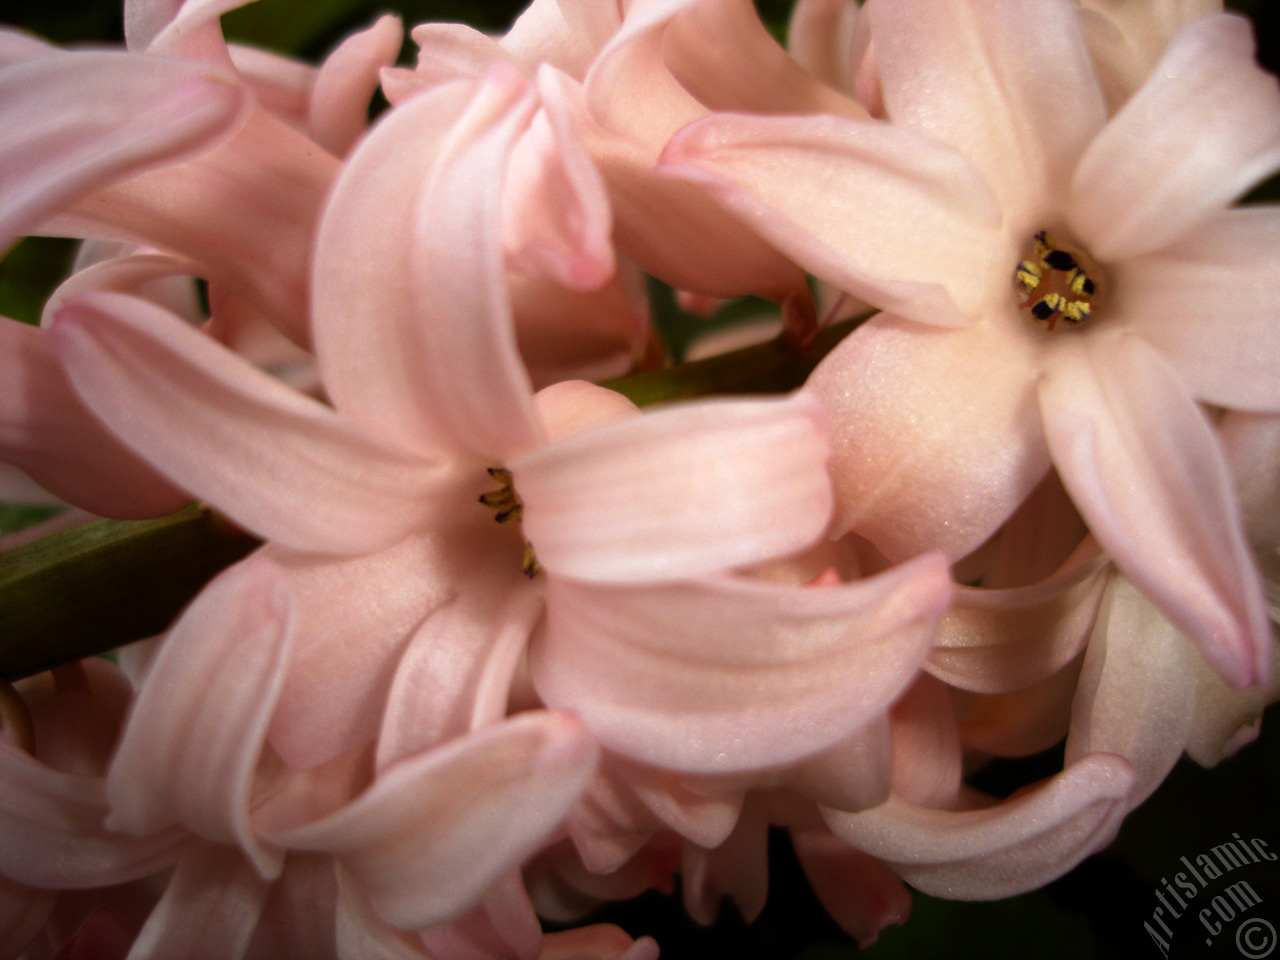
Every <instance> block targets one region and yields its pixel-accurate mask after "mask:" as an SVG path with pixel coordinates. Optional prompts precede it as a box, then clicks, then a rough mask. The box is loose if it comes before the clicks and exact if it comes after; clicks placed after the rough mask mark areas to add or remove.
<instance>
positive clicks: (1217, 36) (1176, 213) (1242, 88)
mask: <svg viewBox="0 0 1280 960" xmlns="http://www.w3.org/2000/svg"><path fill="white" fill-rule="evenodd" d="M1224 103H1230V104H1231V109H1229V110H1224V109H1223V108H1222V105H1223V104H1224ZM1278 166H1280V89H1278V88H1277V86H1276V78H1275V77H1273V76H1271V75H1270V74H1268V73H1265V72H1264V71H1263V70H1262V68H1261V67H1259V66H1258V64H1257V62H1256V61H1255V60H1254V44H1253V37H1252V35H1251V28H1250V25H1249V22H1248V21H1247V20H1245V19H1244V18H1243V17H1239V16H1236V15H1235V14H1217V15H1215V16H1209V17H1204V18H1202V19H1200V20H1197V21H1195V22H1194V23H1192V24H1191V25H1190V26H1188V27H1187V28H1186V29H1184V30H1183V31H1182V32H1181V33H1179V34H1178V35H1177V37H1175V38H1174V40H1173V42H1172V43H1171V44H1170V45H1169V49H1168V50H1167V51H1166V52H1165V55H1164V56H1163V57H1162V58H1161V60H1160V62H1159V63H1158V64H1157V65H1156V67H1155V69H1154V70H1153V71H1152V74H1151V79H1150V80H1148V81H1147V83H1146V84H1145V85H1144V86H1143V87H1142V89H1140V90H1139V91H1138V92H1137V93H1135V94H1134V95H1133V98H1132V99H1131V100H1130V101H1129V102H1128V103H1127V104H1126V105H1125V106H1124V109H1122V110H1121V111H1120V113H1118V114H1117V115H1116V116H1115V118H1114V119H1113V120H1112V121H1111V122H1110V123H1109V124H1107V126H1106V128H1105V129H1103V130H1102V132H1101V133H1100V134H1099V135H1098V137H1097V138H1096V139H1095V140H1094V142H1093V143H1092V145H1091V146H1090V147H1089V150H1088V152H1086V153H1085V155H1084V157H1083V159H1082V160H1081V161H1080V166H1079V167H1078V168H1077V169H1076V173H1075V177H1074V179H1073V180H1072V183H1071V192H1072V196H1073V202H1072V207H1071V218H1070V222H1071V226H1072V228H1073V229H1074V230H1075V231H1076V233H1077V234H1078V235H1079V237H1080V239H1081V240H1082V241H1083V242H1084V243H1085V245H1086V246H1087V247H1088V248H1089V250H1090V252H1091V253H1092V254H1093V255H1094V256H1095V257H1098V258H1099V259H1100V260H1120V259H1123V258H1127V257H1134V256H1139V255H1141V254H1144V253H1150V252H1151V251H1153V250H1158V249H1160V248H1161V247H1163V246H1165V245H1166V244H1168V243H1170V242H1171V241H1173V240H1176V239H1177V238H1179V237H1182V236H1185V235H1187V234H1188V233H1189V232H1191V231H1192V230H1193V229H1194V228H1195V227H1196V226H1197V225H1198V224H1199V223H1200V222H1202V221H1203V220H1204V219H1206V218H1207V217H1208V216H1209V215H1211V214H1213V213H1216V212H1218V211H1220V210H1221V209H1223V208H1224V207H1226V205H1227V204H1229V203H1231V201H1233V200H1235V199H1236V198H1237V197H1239V196H1241V195H1242V194H1244V193H1245V192H1246V191H1247V190H1248V189H1249V188H1250V187H1252V186H1253V185H1254V184H1255V183H1257V182H1258V181H1260V180H1263V179H1265V178H1266V177H1267V176H1268V175H1269V174H1270V173H1271V172H1272V171H1274V170H1275V169H1276V168H1277V167H1278Z"/></svg>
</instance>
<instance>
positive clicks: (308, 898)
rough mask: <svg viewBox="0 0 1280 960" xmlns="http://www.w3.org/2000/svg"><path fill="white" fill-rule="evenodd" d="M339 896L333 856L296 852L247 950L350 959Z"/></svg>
mask: <svg viewBox="0 0 1280 960" xmlns="http://www.w3.org/2000/svg"><path fill="white" fill-rule="evenodd" d="M337 900H338V877H337V870H336V865H335V864H334V862H333V859H332V858H331V857H324V856H309V855H307V854H294V855H293V856H291V857H290V858H289V861H288V863H287V864H286V866H285V871H284V873H283V874H282V875H281V878H280V881H279V882H277V883H275V884H274V885H273V886H272V888H271V890H270V892H269V893H268V894H267V901H266V903H265V904H264V905H263V908H262V914H261V916H260V918H259V920H258V926H257V929H256V930H255V931H254V934H253V939H252V940H251V941H250V942H249V948H248V950H247V951H246V956H249V957H281V958H289V960H345V958H344V956H343V955H342V954H340V953H339V952H338V944H337V936H336V929H335V928H336V926H337V924H336V913H337ZM348 956H349V955H348Z"/></svg>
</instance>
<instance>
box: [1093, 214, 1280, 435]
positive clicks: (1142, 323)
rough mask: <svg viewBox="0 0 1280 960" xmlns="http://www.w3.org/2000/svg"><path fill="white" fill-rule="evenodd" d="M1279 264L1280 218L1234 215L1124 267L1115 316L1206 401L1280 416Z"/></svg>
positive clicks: (1208, 222) (1209, 223) (1211, 222)
mask: <svg viewBox="0 0 1280 960" xmlns="http://www.w3.org/2000/svg"><path fill="white" fill-rule="evenodd" d="M1277 258H1280V210H1277V209H1275V208H1274V207H1242V208H1239V209H1235V210H1227V211H1224V212H1222V213H1220V214H1217V215H1215V216H1213V217H1210V218H1209V219H1207V220H1206V221H1205V222H1204V223H1201V224H1200V225H1199V226H1197V228H1196V230H1195V231H1194V232H1193V233H1191V234H1190V235H1188V236H1187V237H1185V238H1183V239H1182V240H1180V241H1179V242H1178V243H1176V244H1174V245H1173V246H1170V247H1165V248H1164V249H1162V250H1159V251H1157V252H1156V253H1154V254H1152V255H1151V256H1148V257H1143V258H1140V259H1136V260H1132V261H1129V262H1127V263H1125V264H1123V265H1122V267H1121V268H1120V270H1119V271H1118V276H1117V278H1116V284H1115V291H1116V301H1115V303H1114V309H1115V312H1116V314H1117V315H1118V316H1122V317H1124V318H1126V319H1127V320H1129V321H1130V322H1131V324H1132V325H1133V328H1134V329H1135V330H1136V331H1137V332H1138V333H1139V334H1140V335H1141V336H1142V337H1143V338H1144V339H1145V340H1146V341H1147V342H1148V343H1150V344H1151V345H1152V346H1154V347H1155V348H1156V349H1157V350H1159V351H1160V352H1161V354H1163V355H1164V357H1165V358H1166V359H1167V360H1168V361H1169V362H1170V363H1172V364H1173V366H1174V367H1175V368H1176V369H1177V371H1178V374H1179V376H1180V377H1181V378H1182V381H1183V382H1184V383H1185V384H1186V385H1187V388H1188V389H1189V390H1190V391H1191V393H1192V395H1193V396H1195V397H1196V399H1198V400H1202V401H1204V402H1206V403H1212V404H1216V405H1218V406H1223V407H1229V408H1231V409H1237V410H1241V409H1243V410H1258V411H1269V412H1273V413H1274V412H1280V369H1277V364H1276V363H1275V362H1274V360H1275V357H1277V356H1280V324H1277V323H1276V322H1275V318H1276V316H1277V315H1280V282H1277V280H1276V274H1275V264H1276V262H1277ZM1112 308H1113V307H1112V305H1111V304H1108V309H1112Z"/></svg>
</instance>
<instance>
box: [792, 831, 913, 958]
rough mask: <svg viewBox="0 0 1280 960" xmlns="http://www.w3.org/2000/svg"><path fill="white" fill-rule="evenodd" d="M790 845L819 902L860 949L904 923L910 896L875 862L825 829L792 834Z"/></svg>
mask: <svg viewBox="0 0 1280 960" xmlns="http://www.w3.org/2000/svg"><path fill="white" fill-rule="evenodd" d="M791 842H792V844H793V845H794V846H795V850H796V856H797V857H798V858H799V859H800V865H801V866H802V867H803V868H804V875H805V877H806V878H807V879H808V881H809V883H810V885H812V887H813V892H814V893H815V894H816V895H817V897H818V900H819V901H820V902H821V903H822V905H823V907H825V908H826V911H827V913H829V914H830V915H831V918H832V919H833V920H835V922H836V923H838V924H840V926H841V928H842V929H843V930H844V932H845V933H847V934H849V936H851V937H853V938H854V939H855V940H857V941H858V947H859V948H860V949H864V950H865V949H866V948H867V947H869V946H871V945H872V944H873V943H875V942H876V940H877V939H878V938H879V936H880V931H881V930H883V929H884V928H885V927H888V926H900V925H902V924H903V923H906V921H907V917H908V916H909V915H910V914H911V893H910V892H909V891H908V890H907V888H906V887H905V886H903V884H902V881H901V880H899V879H898V878H897V876H895V875H894V873H893V871H892V870H890V869H889V868H888V867H886V866H885V865H884V864H883V863H881V862H880V861H879V860H877V859H876V858H875V857H870V856H868V855H867V854H865V853H863V852H862V851H861V850H855V849H853V848H852V847H850V846H848V845H847V844H846V843H845V842H844V841H843V840H840V839H839V838H838V837H836V836H835V835H834V834H832V833H829V832H827V831H826V830H793V831H792V832H791Z"/></svg>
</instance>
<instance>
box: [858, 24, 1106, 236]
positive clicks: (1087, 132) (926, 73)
mask: <svg viewBox="0 0 1280 960" xmlns="http://www.w3.org/2000/svg"><path fill="white" fill-rule="evenodd" d="M864 16H866V17H867V18H868V20H869V21H870V27H871V34H872V36H873V37H874V40H875V45H876V62H877V64H878V67H879V73H880V80H881V84H882V87H883V96H884V102H885V107H886V109H887V110H888V115H889V119H890V120H892V121H893V122H894V124H896V125H900V126H905V127H908V128H910V129H914V130H918V131H920V132H922V133H925V134H927V135H928V136H930V137H934V138H936V139H938V140H941V141H943V142H944V143H948V144H950V145H951V146H953V147H955V148H956V149H957V150H959V151H960V152H961V153H962V154H964V155H965V156H966V157H968V158H969V159H970V160H971V161H972V162H973V163H974V165H975V166H976V167H977V169H978V172H979V173H980V174H981V175H982V177H983V179H984V180H985V181H986V182H987V183H988V184H989V185H990V186H991V189H992V191H994V192H995V194H996V197H997V198H998V200H999V202H1000V209H1001V210H1002V211H1003V213H1004V215H1005V217H1006V226H1007V227H1008V228H1009V229H1010V230H1012V231H1013V232H1015V233H1021V232H1022V231H1023V230H1026V229H1038V227H1036V226H1035V224H1036V223H1038V222H1043V218H1044V217H1046V216H1049V215H1055V214H1056V215H1061V212H1062V210H1063V207H1064V204H1065V201H1066V196H1065V193H1066V185H1067V184H1068V183H1069V182H1070V176H1071V171H1072V170H1073V169H1074V168H1075V164H1076V161H1077V160H1078V159H1079V157H1080V154H1081V153H1082V152H1083V150H1084V148H1085V147H1086V145H1087V144H1088V143H1089V141H1090V139H1092V137H1093V135H1094V134H1095V133H1096V132H1097V131H1098V130H1099V129H1100V128H1101V127H1102V125H1103V122H1104V121H1105V119H1106V112H1105V105H1104V103H1103V98H1102V91H1101V89H1100V87H1099V85H1098V82H1097V79H1096V77H1095V74H1094V69H1093V63H1092V62H1091V60H1090V58H1089V50H1088V48H1087V47H1086V46H1085V42H1084V36H1083V34H1082V32H1081V30H1080V25H1079V14H1078V11H1077V9H1076V7H1075V5H1074V4H1070V3H1059V2H1057V0H976V2H975V0H942V2H936V0H901V2H900V0H888V2H886V0H875V2H872V3H868V4H867V9H866V11H865V13H864ZM1068 90H1069V91H1070V94H1068V95H1064V93H1063V91H1068Z"/></svg>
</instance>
